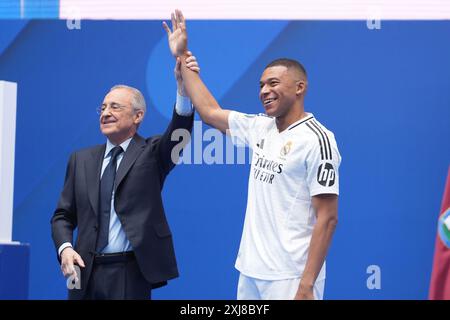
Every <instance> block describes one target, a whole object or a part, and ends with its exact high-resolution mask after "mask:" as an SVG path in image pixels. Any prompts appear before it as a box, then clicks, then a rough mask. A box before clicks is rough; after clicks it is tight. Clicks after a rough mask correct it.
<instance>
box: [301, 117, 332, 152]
mask: <svg viewBox="0 0 450 320" xmlns="http://www.w3.org/2000/svg"><path fill="white" fill-rule="evenodd" d="M306 126H307V127H308V128H309V129H310V130H311V131H312V132H314V134H315V135H316V137H317V139H318V140H319V145H320V155H321V158H322V160H332V159H333V154H332V149H331V144H330V139H329V138H328V135H327V133H326V132H325V130H323V128H322V126H321V125H320V124H319V123H318V122H317V121H316V120H315V119H310V121H308V122H306Z"/></svg>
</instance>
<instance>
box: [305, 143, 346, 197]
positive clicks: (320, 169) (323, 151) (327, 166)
mask: <svg viewBox="0 0 450 320" xmlns="http://www.w3.org/2000/svg"><path fill="white" fill-rule="evenodd" d="M322 142H323V143H322V144H321V143H319V141H317V140H316V141H315V142H314V143H312V145H311V149H310V152H309V154H308V156H307V158H306V167H307V183H308V187H309V192H310V196H311V197H312V196H315V195H319V194H326V193H330V194H337V195H339V166H340V163H341V155H340V154H339V150H338V147H337V144H336V141H335V139H334V136H333V135H332V134H331V135H329V136H328V139H324V140H323V141H322Z"/></svg>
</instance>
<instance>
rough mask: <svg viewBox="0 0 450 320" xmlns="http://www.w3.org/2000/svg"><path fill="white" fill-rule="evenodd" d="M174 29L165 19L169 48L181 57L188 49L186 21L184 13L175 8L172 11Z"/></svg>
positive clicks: (164, 25) (173, 53) (176, 55)
mask: <svg viewBox="0 0 450 320" xmlns="http://www.w3.org/2000/svg"><path fill="white" fill-rule="evenodd" d="M170 16H171V20H172V30H170V28H169V26H168V25H167V23H166V22H165V21H163V27H164V30H166V32H167V39H168V41H169V48H170V51H171V53H172V55H173V56H174V57H180V56H182V55H183V54H184V53H185V52H186V51H187V32H186V22H185V20H184V16H183V13H182V12H181V11H180V10H178V9H177V10H175V12H174V13H171V15H170Z"/></svg>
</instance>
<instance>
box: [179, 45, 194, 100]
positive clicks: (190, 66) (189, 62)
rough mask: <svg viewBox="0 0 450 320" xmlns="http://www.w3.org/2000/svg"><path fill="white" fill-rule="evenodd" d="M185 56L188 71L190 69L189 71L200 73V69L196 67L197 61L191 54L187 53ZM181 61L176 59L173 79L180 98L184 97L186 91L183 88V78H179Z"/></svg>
mask: <svg viewBox="0 0 450 320" xmlns="http://www.w3.org/2000/svg"><path fill="white" fill-rule="evenodd" d="M186 55H187V58H186V67H188V69H190V70H191V71H194V72H197V73H200V67H199V65H198V62H197V59H196V58H195V56H193V55H192V52H190V51H187V52H186ZM181 59H184V58H180V57H177V62H176V64H175V69H174V73H175V79H176V80H177V89H178V93H179V94H180V95H182V96H186V89H185V88H184V83H183V78H182V76H181Z"/></svg>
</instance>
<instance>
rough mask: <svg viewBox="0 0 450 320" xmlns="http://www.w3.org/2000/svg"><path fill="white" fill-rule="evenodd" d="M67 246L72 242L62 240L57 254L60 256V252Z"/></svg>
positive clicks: (70, 245)
mask: <svg viewBox="0 0 450 320" xmlns="http://www.w3.org/2000/svg"><path fill="white" fill-rule="evenodd" d="M67 247H72V244H71V243H70V242H64V243H63V244H62V245H61V246H60V247H59V249H58V256H59V257H60V258H61V252H62V251H63V250H64V249H65V248H67Z"/></svg>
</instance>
